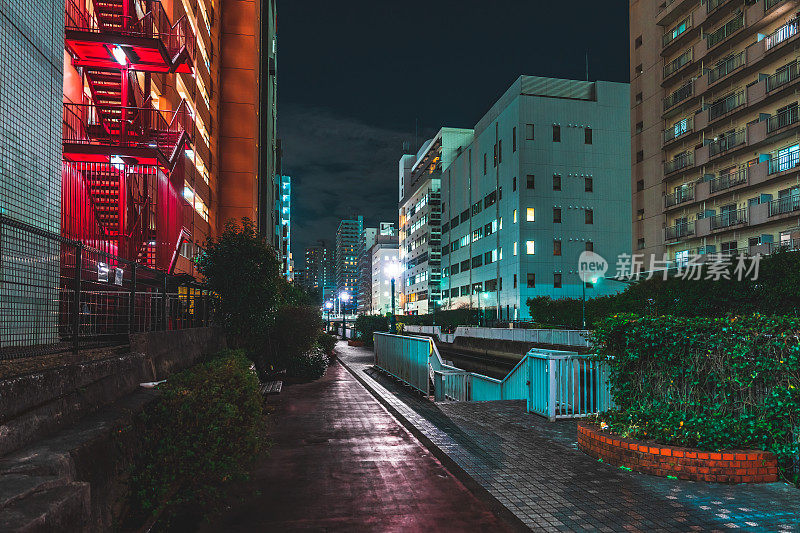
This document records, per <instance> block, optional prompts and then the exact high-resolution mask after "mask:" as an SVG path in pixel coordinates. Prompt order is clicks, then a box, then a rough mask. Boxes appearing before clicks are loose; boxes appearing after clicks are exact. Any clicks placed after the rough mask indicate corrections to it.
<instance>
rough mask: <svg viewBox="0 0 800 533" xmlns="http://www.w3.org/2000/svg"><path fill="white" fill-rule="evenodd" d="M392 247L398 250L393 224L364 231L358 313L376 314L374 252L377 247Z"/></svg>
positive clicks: (360, 260)
mask: <svg viewBox="0 0 800 533" xmlns="http://www.w3.org/2000/svg"><path fill="white" fill-rule="evenodd" d="M378 244H381V245H391V244H394V247H395V248H397V235H396V234H395V228H394V223H393V222H381V223H380V224H379V225H378V227H377V228H367V229H365V230H364V237H363V238H362V245H361V249H360V251H359V282H358V312H359V314H374V313H373V309H374V308H375V305H374V302H373V301H372V295H373V285H374V268H373V266H374V265H373V255H374V254H373V251H374V248H375V246H376V245H378Z"/></svg>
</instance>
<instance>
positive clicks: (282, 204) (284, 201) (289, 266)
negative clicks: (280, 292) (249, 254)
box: [275, 176, 294, 281]
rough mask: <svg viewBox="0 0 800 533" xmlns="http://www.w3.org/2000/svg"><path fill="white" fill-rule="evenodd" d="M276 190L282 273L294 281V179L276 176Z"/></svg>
mask: <svg viewBox="0 0 800 533" xmlns="http://www.w3.org/2000/svg"><path fill="white" fill-rule="evenodd" d="M275 181H276V189H277V193H278V198H277V200H276V205H275V210H276V211H277V213H278V216H277V220H276V226H275V233H276V234H277V237H276V242H277V247H278V251H279V253H280V257H281V263H282V266H281V272H282V273H283V275H284V277H286V279H288V280H289V281H291V280H292V272H293V270H294V264H293V262H292V244H291V242H292V226H291V222H292V218H291V214H292V178H290V177H289V176H276V177H275Z"/></svg>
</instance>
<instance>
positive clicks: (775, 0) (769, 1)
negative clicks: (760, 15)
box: [764, 0, 784, 11]
mask: <svg viewBox="0 0 800 533" xmlns="http://www.w3.org/2000/svg"><path fill="white" fill-rule="evenodd" d="M783 1H784V0H766V1H765V2H764V11H769V10H770V9H772V8H773V7H775V6H777V5H778V4H780V3H781V2H783Z"/></svg>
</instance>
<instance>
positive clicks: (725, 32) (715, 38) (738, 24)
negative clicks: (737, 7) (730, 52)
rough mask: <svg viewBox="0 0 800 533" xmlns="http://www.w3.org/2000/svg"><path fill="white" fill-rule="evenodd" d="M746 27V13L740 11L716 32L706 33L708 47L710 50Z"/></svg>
mask: <svg viewBox="0 0 800 533" xmlns="http://www.w3.org/2000/svg"><path fill="white" fill-rule="evenodd" d="M743 27H744V13H739V14H737V15H736V16H735V17H733V18H732V19H731V20H729V21H728V22H726V23H725V24H724V25H723V26H721V27H720V28H718V29H717V30H716V31H715V32H713V33H709V34H707V35H706V47H707V48H708V49H709V50H710V49H711V48H713V47H715V46H717V45H718V44H719V43H721V42H722V41H724V40H725V39H727V38H728V37H730V36H731V35H733V34H734V33H736V32H737V31H739V30H741V29H742V28H743Z"/></svg>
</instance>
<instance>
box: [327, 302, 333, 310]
mask: <svg viewBox="0 0 800 533" xmlns="http://www.w3.org/2000/svg"><path fill="white" fill-rule="evenodd" d="M332 308H333V302H325V309H332Z"/></svg>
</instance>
